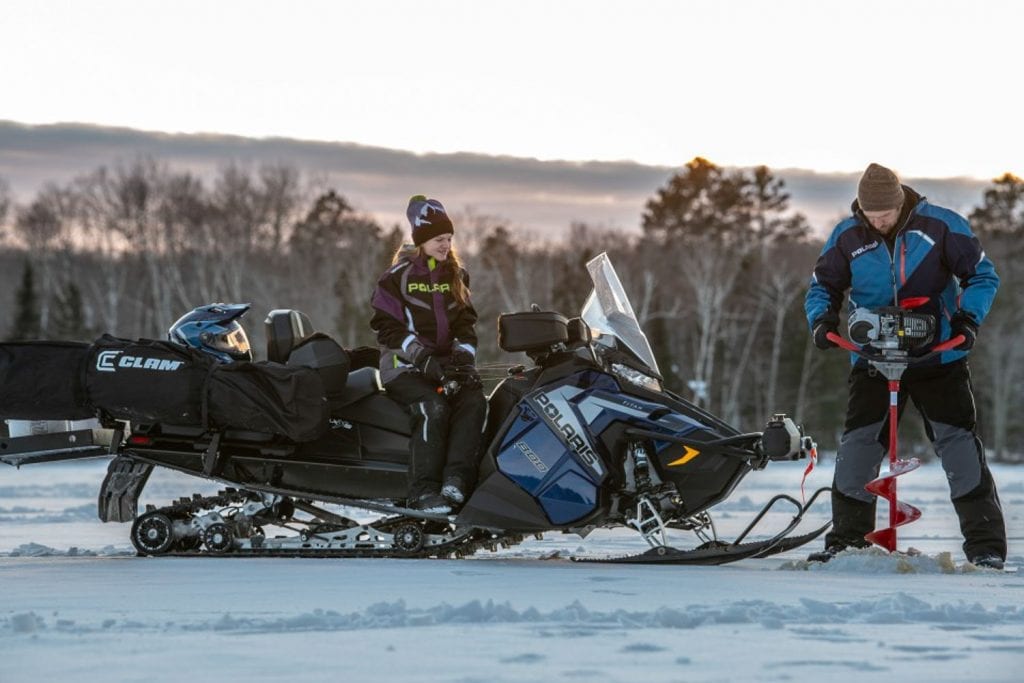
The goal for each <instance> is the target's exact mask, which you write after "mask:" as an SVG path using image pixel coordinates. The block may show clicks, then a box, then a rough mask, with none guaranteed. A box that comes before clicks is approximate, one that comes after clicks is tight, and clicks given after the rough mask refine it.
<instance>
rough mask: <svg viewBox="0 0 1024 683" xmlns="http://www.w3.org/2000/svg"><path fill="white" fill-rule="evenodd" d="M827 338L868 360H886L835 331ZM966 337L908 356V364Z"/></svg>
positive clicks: (960, 336) (944, 349) (952, 345)
mask: <svg viewBox="0 0 1024 683" xmlns="http://www.w3.org/2000/svg"><path fill="white" fill-rule="evenodd" d="M825 338H826V339H828V340H829V341H830V342H832V343H833V344H835V345H836V346H838V347H840V348H842V349H846V350H847V351H850V352H851V353H855V354H857V355H858V356H860V357H861V358H864V359H866V360H877V361H882V360H884V359H883V357H882V355H881V354H875V353H869V352H867V351H865V350H864V347H862V346H857V345H856V344H854V343H853V342H851V341H848V340H847V339H846V338H844V337H841V336H839V335H838V334H837V333H835V332H829V333H828V334H826V335H825ZM964 339H965V337H964V335H962V334H958V335H956V336H955V337H953V338H952V339H947V340H946V341H944V342H942V343H941V344H936V345H935V346H933V347H932V350H931V351H929V352H928V353H926V354H924V355H923V356H915V357H913V358H908V359H907V364H908V365H914V364H916V363H920V362H921V361H924V360H927V359H929V358H931V357H932V356H934V355H935V354H937V353H942V352H943V351H949V350H950V349H954V348H956V347H957V346H960V344H962V343H963V341H964Z"/></svg>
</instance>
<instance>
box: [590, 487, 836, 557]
mask: <svg viewBox="0 0 1024 683" xmlns="http://www.w3.org/2000/svg"><path fill="white" fill-rule="evenodd" d="M831 490H832V489H830V488H829V487H827V486H826V487H824V488H820V489H818V490H817V491H815V492H814V494H813V495H812V496H811V497H810V499H809V500H808V501H807V502H806V503H805V504H803V505H801V504H800V502H799V501H797V500H796V499H795V498H793V497H791V496H787V495H785V494H780V495H778V496H775V497H774V498H772V499H771V500H769V501H768V502H767V503H766V504H765V506H764V507H763V508H761V511H760V512H759V513H758V514H757V516H756V517H754V519H753V521H751V522H750V524H749V525H748V526H747V528H746V529H744V531H743V533H742V534H740V535H739V537H738V538H737V539H736V540H735V541H733V542H732V543H725V542H722V541H718V540H712V541H708V542H707V543H705V544H703V545H701V546H699V547H697V548H693V549H692V550H678V549H676V548H672V547H670V546H658V547H655V548H651V549H650V550H648V551H647V552H644V553H640V554H638V555H625V556H623V557H608V558H599V557H593V558H591V557H574V558H572V560H573V561H574V562H601V563H607V564H693V565H719V564H728V563H730V562H737V561H739V560H746V559H750V558H758V557H768V556H770V555H776V554H778V553H783V552H786V551H787V550H792V549H793V548H799V547H800V546H802V545H803V544H805V543H808V542H810V541H813V540H814V539H815V538H817V537H818V536H820V535H821V534H823V533H825V531H827V530H828V528H829V527H830V526H832V522H831V521H828V522H826V523H825V524H823V525H822V526H820V527H818V528H817V529H814V530H813V531H809V532H808V533H806V534H802V535H800V536H789V535H788V534H789V533H790V532H791V531H793V529H795V528H796V527H797V525H799V524H800V521H801V520H802V519H803V516H804V513H805V512H807V510H808V509H809V508H810V507H811V505H812V504H813V503H814V501H815V499H816V498H817V497H818V496H819V495H821V494H822V493H824V492H825V491H831ZM780 500H786V501H789V502H791V503H793V504H794V505H795V506H796V507H797V509H798V510H799V512H798V513H797V514H796V515H795V516H794V517H793V519H792V520H790V522H789V524H788V525H786V527H785V528H784V529H783V530H782V531H780V532H779V533H777V534H775V535H774V536H772V537H771V538H769V539H766V540H764V541H757V542H753V543H742V542H741V541H742V540H743V539H744V538H746V536H747V534H749V533H750V531H751V530H752V529H753V528H754V527H755V526H756V525H757V523H758V522H759V521H761V518H763V517H764V516H765V514H767V513H768V511H769V510H770V509H771V508H772V507H773V506H774V505H775V503H776V502H778V501H780Z"/></svg>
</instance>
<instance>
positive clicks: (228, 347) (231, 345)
mask: <svg viewBox="0 0 1024 683" xmlns="http://www.w3.org/2000/svg"><path fill="white" fill-rule="evenodd" d="M210 346H212V347H213V348H215V349H217V350H218V351H224V352H225V353H228V354H230V355H231V357H232V358H234V359H236V360H249V359H251V358H252V353H251V352H250V348H249V337H248V335H246V333H245V328H244V327H242V325H241V323H239V322H238V321H237V320H232V321H231V323H230V324H229V325H228V330H227V332H221V333H220V334H218V335H215V336H214V337H213V339H212V340H210Z"/></svg>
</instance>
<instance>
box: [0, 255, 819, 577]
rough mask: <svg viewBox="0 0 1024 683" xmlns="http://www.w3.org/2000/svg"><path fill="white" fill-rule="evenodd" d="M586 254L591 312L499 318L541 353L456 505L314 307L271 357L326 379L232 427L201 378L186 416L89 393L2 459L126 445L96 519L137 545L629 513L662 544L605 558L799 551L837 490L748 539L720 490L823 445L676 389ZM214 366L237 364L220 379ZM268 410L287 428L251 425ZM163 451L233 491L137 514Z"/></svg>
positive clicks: (541, 526) (781, 419)
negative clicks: (723, 509) (682, 543)
mask: <svg viewBox="0 0 1024 683" xmlns="http://www.w3.org/2000/svg"><path fill="white" fill-rule="evenodd" d="M587 267H588V270H589V271H590V274H591V277H592V279H593V283H594V289H593V291H592V293H591V295H590V297H589V299H588V300H587V303H586V305H585V306H584V308H583V311H582V313H581V315H580V316H579V317H576V318H572V319H568V318H566V317H564V316H562V315H560V314H558V313H555V312H545V311H528V312H522V313H511V314H503V315H502V316H500V317H499V324H498V336H499V339H498V342H499V345H500V346H501V348H502V349H504V350H505V351H510V352H520V351H521V352H525V353H526V355H527V356H528V357H529V358H530V359H531V364H530V366H529V367H526V366H517V367H514V368H511V369H509V370H508V372H507V375H506V376H505V377H504V378H503V379H502V380H501V381H500V383H498V385H497V386H496V387H495V388H494V390H493V391H492V392H491V394H490V396H489V397H488V417H487V422H486V425H485V429H484V451H483V453H482V454H481V460H480V467H479V476H478V481H477V484H476V486H475V488H474V489H473V491H472V493H471V495H470V496H469V498H468V500H466V502H465V504H464V505H463V506H462V507H461V509H458V510H457V511H456V512H454V513H452V514H430V513H426V512H420V511H416V510H413V509H410V508H407V507H405V500H404V496H405V492H406V488H407V471H408V459H409V441H410V433H411V432H410V415H409V413H408V412H407V411H406V409H405V408H403V407H402V406H400V405H399V404H398V403H396V402H394V401H393V400H391V399H390V398H389V397H388V396H387V394H386V393H385V391H384V390H383V388H382V387H381V385H380V380H379V374H378V371H377V369H376V367H375V365H374V364H373V361H374V358H373V357H372V355H373V354H366V353H361V354H353V353H352V352H349V351H345V350H343V349H341V347H339V346H338V345H337V344H335V343H334V342H333V340H331V339H330V338H329V337H326V336H325V335H322V334H313V333H312V325H311V324H310V321H309V319H308V318H307V317H306V316H304V315H303V314H301V313H299V312H298V311H294V310H277V311H273V312H271V314H270V315H269V317H268V318H267V320H266V328H267V339H268V341H267V346H268V349H267V352H268V354H267V355H268V358H269V360H268V362H267V363H268V364H269V365H273V366H275V368H277V367H279V368H286V369H287V368H292V369H294V370H296V371H301V372H305V373H312V374H313V375H314V376H315V378H316V381H315V382H313V383H309V382H306V381H305V379H303V380H302V381H300V382H299V383H298V384H296V383H294V382H291V380H289V382H291V383H290V384H289V386H291V387H292V389H294V391H295V395H294V396H293V397H290V398H289V397H288V396H285V398H284V399H282V398H281V395H278V398H277V399H276V400H263V399H261V398H259V395H258V392H259V391H260V389H257V388H250V389H248V390H247V391H248V392H249V393H250V394H252V395H253V396H255V398H252V399H251V401H250V403H251V405H250V406H249V408H247V410H246V412H245V416H248V418H249V419H248V420H243V421H242V422H244V424H233V421H234V422H237V421H239V420H240V418H239V417H237V416H234V415H231V416H227V417H224V418H223V419H215V415H213V411H212V410H211V409H210V405H209V401H210V399H211V397H212V396H213V393H212V390H211V389H210V387H209V385H208V384H207V383H206V382H205V380H202V379H201V378H199V375H198V374H195V375H194V377H193V379H192V380H191V381H192V382H193V385H194V386H193V388H195V386H198V389H196V392H198V393H193V394H192V397H193V398H192V399H188V398H187V397H184V395H183V394H181V395H180V396H179V397H181V402H180V405H178V407H177V408H176V410H177V412H176V413H175V415H178V414H180V413H182V412H183V411H184V412H189V411H190V410H193V409H194V407H195V406H196V405H198V414H197V415H191V414H190V415H188V416H187V418H188V419H180V420H178V419H174V420H169V419H166V416H163V415H161V414H159V410H157V408H158V406H154V407H153V409H152V410H150V413H151V414H152V415H147V414H146V413H145V412H144V411H140V410H134V412H133V414H132V416H131V417H129V418H126V417H124V415H125V414H126V413H124V412H122V413H119V414H118V415H119V416H120V417H119V416H115V415H113V414H112V413H111V411H110V410H107V409H106V407H105V406H103V405H99V406H93V408H94V411H93V414H95V415H96V417H97V418H98V422H96V423H95V424H93V425H92V426H87V427H81V425H76V427H77V428H76V429H65V430H56V433H50V434H39V435H26V436H16V437H10V438H6V439H3V440H2V441H0V460H2V461H3V462H6V463H8V464H11V465H24V464H33V463H38V462H47V461H53V460H62V459H70V458H84V457H97V456H103V457H111V458H112V460H111V463H110V466H109V469H108V473H107V476H106V479H105V480H104V482H103V484H102V487H101V490H100V492H99V500H98V507H99V517H100V519H102V520H103V521H109V522H132V528H131V541H132V543H133V545H134V547H135V548H136V549H137V550H138V552H139V554H140V555H172V554H178V555H180V554H189V555H208V556H209V555H216V556H237V557H243V556H250V557H251V556H316V557H324V556H339V557H382V556H383V557H461V556H465V555H468V554H472V553H473V552H476V551H477V550H479V549H481V548H490V549H494V548H497V547H498V546H512V545H515V544H517V543H519V542H521V541H522V540H523V539H524V538H526V537H528V536H531V535H539V534H544V533H548V532H555V531H559V532H568V533H575V534H579V535H581V536H586V535H587V534H589V533H590V532H591V531H593V530H594V529H598V528H613V527H626V528H630V529H633V530H635V531H636V532H637V533H638V535H639V536H640V537H641V538H642V539H643V542H644V543H645V544H646V547H647V548H648V550H646V552H638V553H636V554H634V555H630V556H628V557H625V558H621V557H620V558H606V559H604V560H603V561H609V562H629V563H652V564H664V563H668V564H707V565H717V564H725V563H728V562H734V561H737V560H742V559H746V558H754V557H766V556H769V555H772V554H775V553H779V552H785V551H788V550H791V549H793V548H796V547H798V546H800V545H802V544H804V543H807V542H809V541H811V540H812V539H814V538H816V537H817V536H819V535H820V534H822V533H823V532H824V531H825V530H826V529H827V527H828V525H827V524H826V525H825V526H822V527H819V528H815V529H813V530H811V531H808V532H806V533H803V534H796V533H795V532H796V529H797V527H798V525H799V524H800V522H801V521H802V519H803V517H804V514H805V513H806V512H807V510H808V508H809V507H810V506H811V504H812V503H813V502H814V500H815V499H816V498H817V497H818V495H819V494H820V493H821V491H823V490H827V489H822V490H821V491H818V492H817V493H815V494H814V495H813V496H812V497H811V499H810V501H808V503H807V504H801V503H800V502H799V501H797V500H795V499H793V498H791V497H789V496H776V497H775V498H773V499H772V500H771V501H769V503H768V504H767V505H766V506H765V507H764V509H763V510H762V511H761V512H760V513H759V514H758V515H756V516H755V518H754V520H753V522H751V524H750V526H748V528H747V529H746V530H745V531H744V532H743V533H742V534H741V536H740V537H739V538H738V539H737V540H736V541H733V542H725V541H723V540H721V539H719V538H717V536H716V533H715V528H714V524H713V522H712V519H711V515H710V513H709V510H710V509H711V508H712V507H713V506H714V505H716V504H718V503H720V502H722V501H724V500H726V499H727V498H728V497H729V495H730V494H731V493H732V492H733V490H734V489H735V488H736V486H737V484H739V482H740V481H741V480H742V479H743V478H744V477H745V476H746V475H747V474H748V473H750V472H751V471H753V470H759V469H762V468H764V467H765V466H766V465H767V464H768V463H769V462H770V461H773V460H796V459H800V458H804V457H806V456H807V454H808V451H810V450H811V449H812V448H813V447H814V446H813V443H812V441H811V439H810V438H809V437H807V436H805V435H804V434H803V432H802V430H801V429H800V428H799V427H797V425H796V424H795V423H794V422H793V420H791V419H790V418H788V417H785V416H783V415H776V416H774V417H772V418H771V419H770V420H769V421H768V423H767V426H766V427H765V428H764V430H763V431H760V432H747V433H741V432H740V431H739V430H737V429H735V428H734V427H732V426H730V425H728V424H726V423H724V422H723V421H722V420H720V419H718V418H717V417H715V416H714V415H712V414H710V413H708V412H707V411H704V410H702V409H700V408H698V407H697V406H695V405H693V404H692V403H690V402H688V401H686V400H684V399H682V398H680V397H679V396H677V395H676V394H674V393H672V392H671V391H669V390H667V389H665V388H664V387H663V385H662V381H663V380H662V377H661V374H660V372H659V371H658V366H657V362H656V361H655V359H654V354H653V353H652V352H651V348H650V346H649V344H648V341H647V338H646V337H645V336H644V334H643V332H642V330H641V328H640V325H639V323H638V322H637V320H636V317H635V315H634V313H633V310H632V307H631V306H630V304H629V300H628V298H627V297H626V295H625V292H624V290H623V288H622V285H621V283H620V282H619V279H618V277H617V276H616V274H615V271H614V269H613V268H612V265H611V263H610V261H609V260H608V258H607V257H606V256H605V255H604V254H602V255H601V256H598V257H597V258H595V259H593V260H592V261H591V262H590V263H588V265H587ZM2 346H3V345H0V347H2ZM35 351H38V349H36V350H35ZM172 351H173V349H172ZM63 352H64V353H65V355H69V356H71V360H72V361H74V362H79V363H82V364H84V366H83V367H80V368H79V370H78V371H79V373H80V374H79V375H78V376H82V377H87V376H89V372H90V371H89V366H88V364H89V363H93V366H92V370H93V371H95V369H96V366H95V364H96V363H98V362H100V361H99V360H98V356H96V355H93V356H89V355H88V354H85V352H83V351H82V350H81V349H71V353H70V354H69V353H68V349H63ZM133 353H135V352H133ZM122 355H123V354H122ZM145 355H146V354H145V353H142V352H138V353H135V356H136V357H139V358H142V357H145ZM3 358H4V356H3V355H2V349H0V381H4V382H5V384H4V386H6V379H5V378H6V377H8V376H14V375H17V376H18V377H19V381H20V382H22V384H24V383H25V377H24V374H25V372H26V369H25V368H22V367H18V368H16V369H14V368H13V366H12V364H11V363H12V361H11V360H10V359H11V358H13V356H10V355H9V356H8V357H7V358H8V362H7V365H6V366H5V365H4V364H3ZM75 359H79V360H75ZM81 359H84V360H81ZM15 361H16V359H15ZM106 362H108V363H109V357H108V360H107V361H106ZM139 363H141V365H142V366H144V365H145V361H144V360H143V361H139ZM244 365H246V364H245V363H238V366H239V367H238V368H234V369H233V372H232V373H231V375H230V376H231V377H235V376H238V377H245V376H247V374H248V373H247V372H246V371H245V370H244V368H243V367H242V366H244ZM252 365H257V364H252ZM159 367H160V365H159V362H157V364H156V366H155V368H159ZM151 369H152V368H151ZM152 371H153V372H160V370H159V369H152ZM207 371H209V370H207ZM274 372H275V373H277V375H275V376H276V377H286V376H287V377H290V375H288V373H287V372H284V371H280V370H277V369H275V370H274ZM83 373H84V374H83ZM218 373H220V376H224V377H227V376H228V375H227V373H224V372H223V371H216V372H214V373H213V375H212V376H214V377H217V376H218ZM92 374H93V375H95V374H97V373H96V372H92ZM106 379H109V378H106ZM296 381H298V380H296ZM197 382H198V384H196V383H197ZM303 382H305V383H303ZM300 385H301V386H302V387H305V389H301V390H300V388H301V387H300ZM86 389H87V387H86ZM456 390H457V387H456ZM74 391H78V390H77V389H75V388H74V387H72V393H71V394H69V395H67V396H64V397H63V399H62V400H64V401H65V404H66V405H65V406H58V407H57V408H55V409H54V410H53V411H49V412H46V414H45V415H31V414H30V413H31V411H32V406H31V405H29V406H28V407H26V406H25V405H23V404H24V403H25V402H24V401H22V405H21V406H20V407H19V413H18V415H17V417H19V418H23V419H24V418H35V419H58V418H59V417H63V418H68V419H70V418H74V419H80V418H82V417H83V415H82V411H81V410H77V409H76V410H77V412H75V413H74V414H73V415H64V416H60V415H57V414H56V413H60V411H61V409H67V406H72V407H73V406H77V405H78V404H79V403H81V401H82V400H87V399H88V395H89V391H88V390H86V391H85V392H84V394H85V396H86V399H82V398H81V392H79V394H74V393H73V392H74ZM311 393H312V394H315V397H316V400H315V401H312V402H310V398H309V396H310V394H311ZM195 400H198V404H197V403H195ZM282 401H283V402H284V403H285V404H286V405H283V406H282V407H281V410H282V411H292V413H288V414H294V413H295V412H296V411H297V410H298V409H297V408H296V405H298V406H300V407H301V410H298V412H301V413H302V414H303V415H304V416H305V417H307V418H308V417H310V416H311V417H312V419H310V420H308V421H307V422H308V426H307V427H306V428H304V429H303V430H301V432H300V433H289V432H288V430H287V429H284V428H280V427H278V426H276V425H280V424H281V422H282V418H281V413H280V412H276V411H277V408H275V407H274V406H275V403H278V402H282ZM107 403H108V404H109V403H110V401H109V400H108V401H107ZM114 403H118V402H117V401H114ZM121 403H123V402H121ZM2 409H3V404H2V403H0V412H2ZM121 409H122V410H123V411H127V412H129V413H132V410H133V409H132V407H131V406H121ZM259 409H263V410H267V411H270V412H272V413H273V414H271V415H267V416H264V418H259V416H258V415H257V414H256V413H254V412H252V411H258V410H259ZM317 411H322V414H321V413H320V412H317ZM258 418H259V419H258ZM68 424H70V423H68ZM261 424H264V425H270V426H273V428H268V429H259V428H253V426H254V425H261ZM317 425H320V426H319V427H318V426H317ZM155 467H165V468H169V469H172V470H177V471H179V472H184V473H187V474H190V475H194V476H196V477H200V478H204V479H209V480H215V481H219V482H223V483H224V485H225V488H224V490H222V491H220V492H219V493H218V494H216V495H213V496H200V495H193V496H191V497H184V498H180V499H178V500H177V501H175V502H172V503H170V504H168V505H165V506H163V507H160V508H155V507H153V506H147V509H146V510H144V511H142V512H141V514H139V510H138V500H139V497H140V494H141V493H142V491H143V488H144V487H145V485H146V482H147V480H148V478H149V476H150V474H151V472H152V471H153V468H155ZM778 504H783V505H792V506H793V509H794V514H793V517H792V519H791V520H790V521H789V523H787V524H785V525H784V527H783V528H782V529H780V530H777V531H775V532H774V533H771V534H769V536H768V538H767V539H765V540H759V541H755V542H745V539H746V538H747V537H748V536H749V535H751V534H752V532H753V531H754V529H755V527H756V525H758V524H759V522H760V521H761V520H762V518H763V517H764V516H765V515H766V514H767V513H768V512H769V510H771V509H773V508H774V507H775V506H776V505H778ZM338 506H343V507H338ZM669 530H687V531H692V532H694V534H695V535H696V537H697V539H698V541H700V544H699V545H697V547H695V548H692V549H677V548H674V547H671V546H670V545H669V543H668V540H667V535H666V534H667V532H668V531H669ZM279 532H280V533H279ZM586 561H595V560H594V559H592V558H587V560H586Z"/></svg>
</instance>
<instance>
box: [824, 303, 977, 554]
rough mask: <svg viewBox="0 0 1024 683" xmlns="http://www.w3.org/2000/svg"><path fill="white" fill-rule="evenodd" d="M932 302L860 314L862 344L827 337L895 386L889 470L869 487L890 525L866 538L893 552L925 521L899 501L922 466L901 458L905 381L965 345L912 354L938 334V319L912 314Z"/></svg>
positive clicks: (852, 330)
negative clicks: (904, 479) (899, 538)
mask: <svg viewBox="0 0 1024 683" xmlns="http://www.w3.org/2000/svg"><path fill="white" fill-rule="evenodd" d="M927 301H928V298H927V297H914V298H910V299H904V300H903V301H901V302H900V305H899V306H898V307H886V308H880V309H877V310H874V311H868V310H867V309H857V310H856V311H855V312H854V313H853V314H852V315H851V316H850V325H849V334H850V339H852V340H854V341H855V342H858V344H860V345H858V344H854V343H851V342H849V341H847V340H846V339H844V338H843V337H841V336H839V335H838V334H835V333H834V332H829V333H828V335H827V337H828V339H829V340H830V341H832V342H834V343H835V344H836V345H838V346H840V347H841V348H844V349H846V350H847V351H850V352H852V353H855V354H857V355H858V356H860V357H861V358H864V359H865V360H867V361H868V363H869V364H870V365H871V366H872V367H873V368H875V369H876V370H877V371H878V372H880V373H882V375H883V376H884V377H885V378H886V380H888V382H889V449H888V450H889V471H888V472H886V473H884V474H882V475H881V476H879V477H877V478H876V479H873V480H872V481H870V482H868V483H867V485H865V487H864V488H865V489H867V490H868V491H869V492H871V493H873V494H874V495H876V496H878V497H879V498H884V499H885V500H886V501H888V503H889V526H888V527H885V528H883V529H875V530H874V531H872V532H871V533H869V534H867V535H866V536H865V537H864V538H865V540H867V541H870V542H871V543H874V544H876V545H879V546H881V547H883V548H885V549H886V550H888V551H889V552H893V551H894V550H896V529H897V527H901V526H903V525H905V524H910V523H911V522H913V521H915V520H917V519H918V518H919V517H920V516H921V511H920V510H919V509H918V508H916V507H914V506H913V505H910V504H909V503H903V502H900V501H899V499H898V498H897V496H896V478H897V477H900V476H902V475H904V474H906V473H907V472H912V471H913V470H916V469H917V468H918V467H920V466H921V461H920V460H918V459H917V458H909V459H906V460H902V459H900V458H899V455H898V448H897V444H898V438H897V434H898V431H899V430H898V424H899V395H900V378H901V377H902V376H903V372H904V371H905V370H906V369H907V368H908V367H909V366H911V365H915V364H917V363H921V362H922V361H924V360H926V359H928V358H931V357H933V356H934V355H935V354H937V353H941V352H943V351H949V350H950V349H953V348H955V347H957V346H959V345H960V343H961V342H963V340H964V337H963V335H957V336H955V337H953V338H952V339H949V340H948V341H945V342H943V343H941V344H938V345H936V346H934V347H933V348H932V350H931V351H929V352H928V353H926V354H924V355H920V356H912V355H911V351H912V350H913V349H915V348H917V347H920V346H923V345H924V344H927V343H928V342H929V341H931V339H932V337H933V336H934V334H935V319H934V318H933V317H932V316H930V315H925V314H920V313H912V312H910V311H911V310H912V309H914V308H916V307H918V306H920V305H922V304H924V303H926V302H927Z"/></svg>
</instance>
